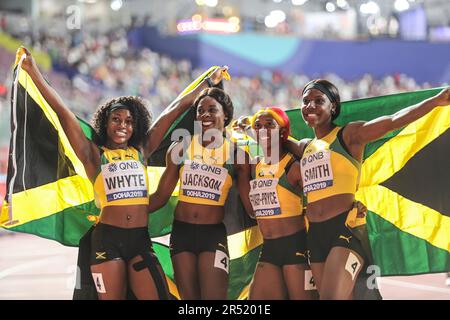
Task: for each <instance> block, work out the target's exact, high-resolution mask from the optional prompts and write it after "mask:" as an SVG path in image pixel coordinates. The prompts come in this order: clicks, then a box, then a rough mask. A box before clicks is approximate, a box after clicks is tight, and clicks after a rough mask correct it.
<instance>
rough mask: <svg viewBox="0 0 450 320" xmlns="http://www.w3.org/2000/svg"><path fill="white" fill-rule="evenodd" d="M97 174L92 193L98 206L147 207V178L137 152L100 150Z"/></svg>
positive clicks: (133, 150) (131, 149)
mask: <svg viewBox="0 0 450 320" xmlns="http://www.w3.org/2000/svg"><path fill="white" fill-rule="evenodd" d="M103 150H104V152H103V154H102V165H101V167H100V173H99V175H98V176H97V178H96V180H95V184H94V191H95V195H96V200H97V202H100V207H105V206H111V205H136V204H144V205H146V204H148V191H147V190H148V177H147V171H146V167H145V166H144V164H143V159H142V157H141V155H140V153H139V152H138V151H137V150H136V149H134V148H132V147H130V148H128V149H127V150H121V149H119V150H109V149H106V148H103Z"/></svg>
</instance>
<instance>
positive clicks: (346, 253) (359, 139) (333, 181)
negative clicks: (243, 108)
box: [296, 79, 450, 299]
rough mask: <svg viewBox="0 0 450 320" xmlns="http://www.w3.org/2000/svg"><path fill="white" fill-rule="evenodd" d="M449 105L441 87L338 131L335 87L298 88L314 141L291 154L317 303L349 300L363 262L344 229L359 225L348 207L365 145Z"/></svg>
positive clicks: (358, 248) (449, 97) (448, 95)
mask: <svg viewBox="0 0 450 320" xmlns="http://www.w3.org/2000/svg"><path fill="white" fill-rule="evenodd" d="M449 102H450V89H444V90H442V91H441V92H440V93H439V94H437V95H436V96H434V97H432V98H429V99H427V100H425V101H423V102H421V103H418V104H416V105H413V106H411V107H409V108H406V109H403V110H401V111H399V112H397V113H395V114H393V115H391V116H383V117H380V118H377V119H374V120H371V121H368V122H365V121H357V122H351V123H348V124H347V125H345V126H344V127H342V128H340V127H337V126H336V125H335V124H334V123H333V121H334V120H335V119H336V118H337V117H338V115H339V113H340V97H339V92H338V90H337V88H336V87H335V86H334V85H333V84H332V83H330V82H329V81H326V80H321V79H318V80H313V81H311V82H309V83H308V84H307V85H306V86H305V87H304V89H303V92H302V106H301V112H302V116H303V119H304V120H305V121H306V123H307V124H308V125H309V126H310V127H311V128H312V129H313V130H314V133H315V139H314V140H313V141H312V142H311V143H309V142H308V141H301V142H300V143H299V144H298V148H297V151H296V154H297V155H299V156H301V157H302V159H301V168H302V176H303V177H302V178H303V185H304V186H303V187H304V192H305V194H306V196H307V199H308V205H307V210H306V215H307V218H308V220H309V222H310V226H309V231H308V239H307V240H308V248H309V250H310V251H311V269H312V271H313V275H314V278H315V279H316V284H317V287H318V290H319V294H320V298H321V299H351V298H352V297H353V288H354V285H355V282H356V279H357V277H358V275H359V273H360V271H361V270H362V267H363V265H364V262H366V261H367V257H365V255H364V253H363V250H362V248H361V243H360V242H359V240H358V239H356V238H355V236H354V235H353V234H352V233H351V232H350V229H349V228H351V227H353V226H355V223H356V224H361V223H362V224H364V219H362V221H358V219H357V217H356V213H355V211H354V210H352V208H353V206H354V200H355V192H356V189H357V186H358V178H359V168H360V165H361V162H362V159H363V151H364V147H365V145H366V144H367V143H368V142H370V141H373V140H376V139H379V138H381V137H383V136H384V135H385V134H387V133H388V132H390V131H392V130H395V129H399V128H401V127H403V126H405V125H407V124H409V123H411V122H413V121H415V120H417V119H419V118H420V117H422V116H424V115H425V114H427V113H428V112H430V111H431V110H433V109H434V108H435V107H436V106H444V105H448V104H449ZM308 143H309V144H308ZM303 151H304V152H303ZM359 220H361V219H359Z"/></svg>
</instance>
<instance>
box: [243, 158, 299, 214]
mask: <svg viewBox="0 0 450 320" xmlns="http://www.w3.org/2000/svg"><path fill="white" fill-rule="evenodd" d="M292 158H293V156H292V154H290V153H288V154H286V155H285V156H284V157H283V159H281V161H280V162H278V163H276V164H270V165H269V164H266V163H265V162H264V159H263V160H261V161H260V162H259V163H258V164H257V165H256V168H255V172H254V173H252V175H253V180H251V181H250V194H249V197H250V202H251V204H252V207H253V211H254V212H255V216H256V218H257V219H274V218H287V217H293V216H299V215H301V214H302V210H303V201H302V194H301V191H299V190H296V189H295V188H294V187H293V186H292V185H291V184H290V183H289V182H288V180H287V172H288V170H289V168H287V165H288V164H290V163H291V160H292Z"/></svg>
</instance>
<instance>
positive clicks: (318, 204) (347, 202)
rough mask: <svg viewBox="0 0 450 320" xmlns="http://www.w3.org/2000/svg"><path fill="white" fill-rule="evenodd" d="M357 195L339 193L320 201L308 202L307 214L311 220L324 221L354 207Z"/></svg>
mask: <svg viewBox="0 0 450 320" xmlns="http://www.w3.org/2000/svg"><path fill="white" fill-rule="evenodd" d="M354 201H355V195H354V194H350V193H345V194H338V195H335V196H331V197H328V198H325V199H322V200H319V201H315V202H310V203H308V206H307V209H306V216H307V217H308V220H309V221H310V222H322V221H325V220H328V219H331V218H333V217H336V216H337V215H339V214H340V213H343V212H345V211H348V210H350V209H351V208H353V203H354Z"/></svg>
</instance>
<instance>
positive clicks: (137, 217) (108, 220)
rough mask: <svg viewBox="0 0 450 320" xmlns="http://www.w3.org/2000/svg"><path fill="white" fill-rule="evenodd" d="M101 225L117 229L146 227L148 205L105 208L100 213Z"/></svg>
mask: <svg viewBox="0 0 450 320" xmlns="http://www.w3.org/2000/svg"><path fill="white" fill-rule="evenodd" d="M99 222H101V223H105V224H109V225H113V226H116V227H119V228H140V227H147V226H148V205H144V204H141V205H132V206H106V207H104V208H103V209H102V212H101V213H100V221H99Z"/></svg>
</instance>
